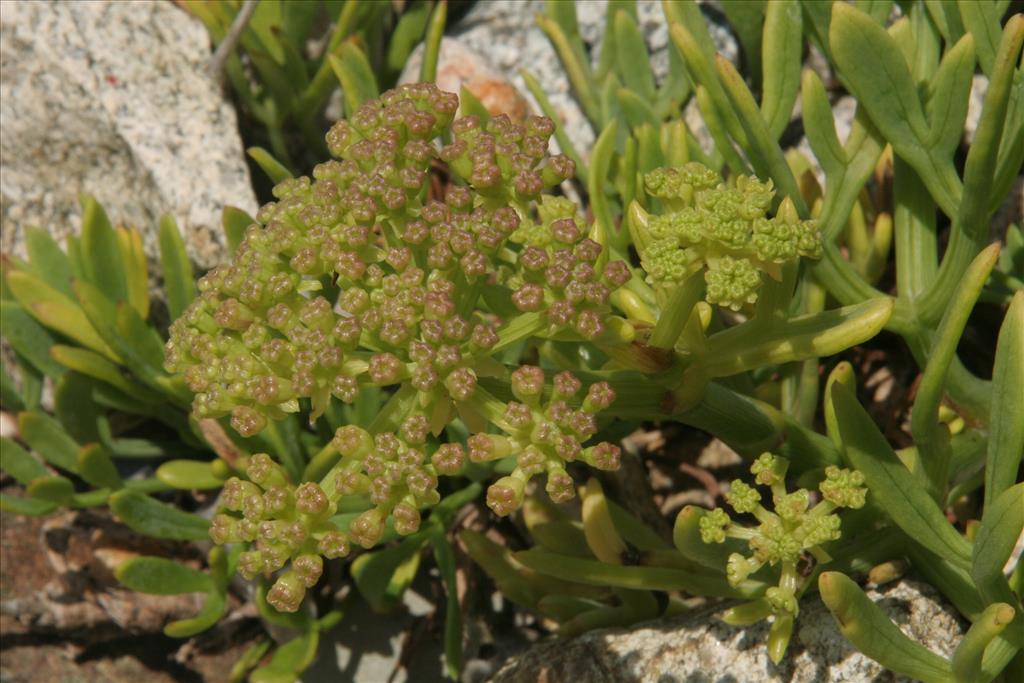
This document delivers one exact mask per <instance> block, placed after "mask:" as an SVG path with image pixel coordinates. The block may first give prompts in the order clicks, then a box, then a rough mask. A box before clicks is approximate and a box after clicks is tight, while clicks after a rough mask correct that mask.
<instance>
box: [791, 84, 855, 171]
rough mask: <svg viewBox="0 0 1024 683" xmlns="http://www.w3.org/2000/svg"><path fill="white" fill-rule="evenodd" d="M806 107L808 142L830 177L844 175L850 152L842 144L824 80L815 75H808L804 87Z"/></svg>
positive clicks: (805, 125) (805, 127)
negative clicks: (847, 156) (847, 155)
mask: <svg viewBox="0 0 1024 683" xmlns="http://www.w3.org/2000/svg"><path fill="white" fill-rule="evenodd" d="M800 93H801V97H802V100H801V104H802V106H803V120H804V131H805V132H806V133H807V141H808V142H809V143H810V145H811V149H812V150H813V151H814V156H815V157H817V159H818V162H819V163H820V164H821V168H822V170H824V171H825V173H826V175H828V176H835V175H836V174H837V173H841V172H843V169H844V168H845V166H846V161H847V159H846V152H845V151H844V150H843V146H842V145H841V144H839V136H838V135H836V126H835V121H834V119H833V117H832V104H831V103H830V102H829V100H828V93H826V92H825V86H824V85H823V84H822V82H821V78H819V77H818V74H816V73H814V71H812V70H810V69H808V70H807V71H805V72H804V76H803V87H802V88H801V89H800Z"/></svg>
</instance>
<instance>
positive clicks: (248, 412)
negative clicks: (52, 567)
mask: <svg viewBox="0 0 1024 683" xmlns="http://www.w3.org/2000/svg"><path fill="white" fill-rule="evenodd" d="M457 109H458V99H457V98H456V97H455V96H454V95H450V94H447V93H442V92H440V91H439V90H437V88H436V87H434V86H432V85H413V86H402V87H400V88H398V89H396V90H392V91H389V92H387V93H385V94H384V95H382V96H381V97H380V98H379V99H378V100H374V101H371V102H368V103H366V104H364V105H363V106H362V107H360V108H359V109H358V110H357V111H356V112H355V113H354V114H353V116H352V117H351V119H350V120H349V121H340V122H338V123H337V124H336V125H335V126H334V127H332V128H331V130H330V132H329V133H328V134H327V146H328V149H329V150H330V152H331V154H332V156H333V157H334V159H333V160H331V161H327V162H325V163H322V164H320V165H318V166H317V167H316V168H315V169H314V171H313V173H312V177H309V178H307V177H302V178H292V179H288V180H285V181H283V182H281V183H280V184H278V185H277V186H276V187H275V188H274V196H275V197H276V199H277V201H276V202H273V203H270V204H267V205H266V206H264V207H262V208H261V209H260V210H259V212H258V214H257V216H256V222H254V223H253V224H252V225H250V226H249V227H248V229H247V230H246V233H245V237H244V239H243V241H242V243H241V244H240V246H239V247H238V249H237V251H236V253H235V254H234V257H233V259H232V261H231V262H230V263H228V264H226V265H224V266H221V267H219V268H216V269H214V270H213V271H211V272H210V273H208V274H207V275H205V276H204V277H203V278H202V279H201V280H200V282H199V291H200V293H199V296H198V297H197V299H196V300H195V301H194V302H193V304H192V305H191V306H190V308H189V309H188V310H187V311H186V312H185V313H184V314H183V315H182V317H181V318H180V319H179V320H177V321H175V322H174V324H173V325H172V326H171V334H170V340H169V341H168V343H167V347H166V367H167V369H168V370H170V371H172V372H180V373H182V374H183V375H184V378H185V380H186V381H187V383H188V385H189V387H190V388H191V390H192V391H193V392H194V400H193V412H194V414H195V415H196V417H199V418H222V417H225V416H230V421H231V425H232V426H233V428H234V429H235V430H236V431H237V432H238V433H240V434H242V435H243V436H254V435H256V434H258V433H259V432H261V431H262V430H263V429H264V428H265V427H266V426H267V424H268V421H270V420H276V419H281V418H282V417H284V416H285V415H286V414H287V413H294V412H297V411H299V410H301V409H308V410H309V412H310V416H311V418H312V419H314V420H315V419H316V418H318V417H319V416H320V415H321V414H322V413H323V412H324V410H325V409H326V408H327V407H328V405H329V403H330V402H331V401H332V400H338V401H342V402H346V403H353V402H355V401H357V400H358V399H359V396H360V393H361V392H363V391H365V390H366V389H368V388H370V387H382V388H384V389H385V390H386V391H387V393H388V394H390V395H391V400H390V401H389V403H388V404H387V407H385V408H384V409H383V412H384V413H385V417H384V419H381V420H378V422H377V423H375V424H378V423H379V425H381V426H379V427H374V428H373V430H372V431H367V430H366V429H363V428H360V427H356V426H346V427H342V428H340V429H339V430H338V431H337V433H336V435H335V438H334V439H333V441H332V442H331V444H330V446H328V447H327V448H325V449H324V451H322V453H321V455H322V456H323V457H324V458H327V459H329V458H330V457H335V456H336V457H337V462H336V464H335V465H334V467H333V468H332V469H331V470H330V472H329V473H328V475H327V476H326V477H323V478H322V479H321V480H320V481H319V482H306V483H297V482H289V481H288V479H287V477H286V475H285V473H284V471H283V470H282V469H281V468H280V467H279V466H277V465H276V464H274V463H273V461H271V460H270V458H269V457H268V456H266V455H258V456H254V457H253V458H252V459H251V460H250V462H249V467H248V470H247V477H248V478H247V479H242V478H234V479H231V480H230V481H228V482H227V484H226V485H225V487H224V493H223V497H222V500H221V509H220V510H219V512H218V514H217V516H216V517H215V519H214V521H213V525H212V528H211V532H210V533H211V537H212V538H213V540H214V541H215V542H216V543H218V544H224V543H243V544H247V546H248V548H247V550H246V551H245V552H244V553H243V554H242V556H241V559H240V562H239V567H240V571H241V572H242V574H243V575H245V576H246V577H250V578H252V577H256V576H266V577H270V576H273V575H275V574H278V576H277V579H276V580H275V583H274V585H273V588H272V589H271V590H270V592H269V594H268V601H269V602H270V603H271V604H272V605H274V606H275V607H277V608H278V609H281V610H286V611H293V610H295V609H297V608H298V605H299V603H300V602H301V600H302V598H303V595H304V594H305V590H306V588H308V587H309V586H312V585H313V584H314V583H315V582H316V581H317V579H318V578H319V576H320V573H321V571H322V566H323V558H325V557H326V558H332V557H340V556H343V555H346V554H347V553H348V552H349V545H350V543H351V544H354V545H359V546H362V547H365V548H370V547H372V546H374V545H375V544H377V543H378V542H379V541H380V538H381V536H382V534H383V533H384V531H385V529H387V528H393V529H394V531H395V532H397V533H398V534H401V535H407V534H411V533H414V532H415V531H416V530H417V529H418V528H419V526H420V521H421V514H422V512H423V511H425V510H426V509H429V507H430V506H432V505H434V504H436V503H437V502H438V501H439V499H440V494H439V492H438V478H439V477H440V476H443V475H456V474H459V473H460V472H461V470H462V468H463V466H464V464H465V461H466V460H467V450H468V459H471V460H474V461H478V462H481V461H484V460H492V459H495V458H497V457H504V456H505V455H514V456H515V457H516V459H517V466H516V468H515V470H514V471H513V473H512V474H511V475H510V476H508V477H505V478H503V479H501V480H500V481H498V482H497V483H495V484H494V486H492V487H491V489H490V491H489V495H488V501H489V503H490V504H491V507H492V508H493V509H494V510H495V511H497V512H499V513H500V514H508V512H511V511H512V510H513V509H515V508H516V507H518V505H519V503H520V502H521V500H522V493H523V487H524V486H525V483H526V482H527V481H528V480H529V479H530V478H531V477H533V476H535V475H536V474H539V473H542V472H543V473H546V474H547V489H548V491H549V492H550V493H551V496H552V497H553V498H555V499H556V500H565V499H567V498H569V497H571V496H573V495H574V487H573V483H572V480H571V479H570V477H569V475H568V473H567V472H566V469H565V466H566V464H567V463H568V462H571V461H574V460H580V461H583V462H586V463H588V464H590V465H591V466H594V467H598V468H602V469H612V468H614V467H616V466H617V465H618V458H619V451H618V448H617V447H616V446H614V445H612V444H609V443H600V444H597V445H591V446H587V445H584V444H585V442H587V441H588V440H589V439H590V438H591V437H592V436H593V435H594V434H595V433H596V432H597V423H596V417H595V416H596V414H597V413H598V412H599V411H600V410H602V409H604V408H607V407H608V405H609V404H610V403H611V401H612V400H613V399H614V393H613V392H612V390H611V388H610V387H609V386H608V385H607V384H605V383H597V384H594V385H592V386H590V387H589V389H588V390H587V393H586V397H585V398H584V399H583V400H582V401H579V399H578V398H575V397H576V395H577V394H578V393H580V392H581V391H583V386H582V383H581V382H579V380H577V379H576V378H575V377H573V376H572V375H570V374H568V373H562V374H560V375H558V376H557V377H555V379H554V390H553V392H552V393H551V397H550V399H549V400H547V401H546V402H542V400H541V394H542V390H543V389H544V387H545V378H544V374H543V372H542V371H541V370H540V369H539V368H535V367H523V368H519V369H517V370H514V372H512V379H511V389H512V393H513V394H514V396H515V398H516V400H514V401H511V402H509V403H508V404H507V405H506V404H504V403H502V402H501V401H498V400H497V399H495V398H494V397H493V396H492V395H491V394H490V393H489V392H487V391H484V390H483V389H482V388H481V387H480V385H479V380H480V379H482V378H490V380H491V381H500V378H502V377H506V378H507V377H508V370H507V369H506V367H505V366H504V365H503V364H502V363H500V362H498V361H497V360H496V359H495V358H493V357H492V356H493V355H494V353H495V349H496V348H497V349H500V348H501V347H500V345H501V343H502V341H503V338H502V334H503V333H505V334H513V335H519V336H518V337H513V340H514V339H517V338H522V336H523V335H526V334H530V335H532V334H536V335H540V336H546V337H548V338H555V339H559V340H563V339H573V340H582V339H586V340H594V341H602V342H603V343H608V342H609V338H611V339H617V340H619V341H622V339H623V338H625V337H626V336H628V335H624V334H621V333H622V332H623V330H625V328H626V327H628V323H625V320H624V319H623V318H621V317H619V316H617V315H616V314H615V313H614V311H613V309H612V306H611V304H610V301H611V300H612V297H611V294H612V293H613V292H614V290H615V289H617V288H618V287H620V286H622V285H623V284H624V283H625V282H626V281H627V280H628V279H629V278H630V277H631V272H630V269H629V267H628V266H627V265H626V264H625V263H624V262H622V261H611V262H610V261H609V257H608V252H607V250H606V249H605V247H604V245H603V244H601V243H599V242H598V241H595V239H592V238H591V236H589V231H588V229H587V227H586V225H585V223H584V222H583V220H582V218H581V217H580V216H579V215H578V212H577V209H576V206H575V205H574V204H573V203H572V202H569V201H567V200H562V199H554V198H552V197H546V196H543V195H542V192H543V191H544V190H545V189H548V188H550V187H552V186H554V185H557V184H559V183H561V182H563V181H564V180H566V179H568V178H571V177H572V176H573V175H574V172H575V169H574V168H573V164H572V162H571V161H570V160H569V159H568V157H565V156H563V155H554V156H552V155H549V154H548V143H549V138H550V136H551V134H552V133H553V131H554V126H553V124H552V123H551V121H550V120H548V119H546V118H543V117H532V118H529V119H528V120H526V121H525V122H523V123H515V122H512V121H511V120H509V119H508V118H507V117H503V116H499V117H494V118H491V119H490V120H488V121H487V122H486V123H484V122H481V121H480V120H479V119H477V118H476V117H472V116H467V117H465V118H462V119H458V120H455V118H454V117H455V113H456V111H457ZM442 136H446V137H449V138H450V142H448V143H447V144H443V145H442V144H440V143H439V142H438V138H440V137H442ZM445 164H447V167H448V169H449V171H450V174H451V176H452V178H453V182H452V183H451V184H450V185H449V187H448V188H447V189H446V190H445V192H444V196H443V198H439V197H437V196H436V193H434V194H432V193H431V192H430V185H431V183H430V175H431V173H432V170H433V169H434V168H435V167H438V166H443V165H445ZM495 301H498V302H499V303H498V304H494V302H495ZM509 301H511V302H512V306H509V305H508V302H509ZM516 309H518V311H519V312H521V313H522V315H523V316H525V318H526V319H525V320H520V319H519V318H516V317H515V315H514V311H515V310H516ZM510 310H511V311H513V315H512V316H508V315H507V314H508V313H509V311H510ZM499 311H500V312H502V315H503V316H504V319H502V317H500V316H499V313H498V312H499ZM517 324H518V326H517ZM510 328H511V329H512V330H513V332H511V333H508V332H507V331H508V330H509V329H510ZM522 330H526V331H525V332H523V331H522ZM609 330H610V331H611V332H614V333H615V334H607V332H608V331H609ZM505 341H506V343H508V342H507V339H506V340H505ZM399 399H400V400H399ZM470 414H471V415H480V416H486V418H487V419H488V420H489V424H490V425H494V426H496V427H498V428H499V429H501V430H502V431H503V434H501V435H496V434H495V435H490V434H484V433H479V434H476V435H474V436H472V437H471V438H470V439H469V442H468V444H465V445H464V444H461V443H444V437H443V435H442V432H443V430H444V428H445V427H446V426H447V425H448V424H449V423H450V422H451V421H452V419H454V417H455V416H456V415H470ZM378 417H380V416H378ZM467 446H468V448H467ZM322 461H325V460H323V458H322ZM345 497H350V500H348V501H346V502H347V503H349V506H348V509H351V507H352V505H351V504H355V503H357V502H360V501H361V502H367V501H368V507H366V508H364V511H363V512H361V513H360V514H358V515H357V516H356V517H355V518H354V519H352V521H351V522H348V523H346V524H345V525H344V526H339V525H338V522H337V520H338V519H340V518H338V517H335V514H336V511H337V509H338V506H339V504H340V503H341V502H342V499H343V498H345ZM332 519H334V520H335V521H332Z"/></svg>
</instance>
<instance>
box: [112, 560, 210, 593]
mask: <svg viewBox="0 0 1024 683" xmlns="http://www.w3.org/2000/svg"><path fill="white" fill-rule="evenodd" d="M114 576H115V577H116V578H117V580H118V581H120V582H121V583H122V584H124V585H125V586H127V587H128V588H130V589H131V590H133V591H138V592H140V593H149V594H151V595H180V594H181V593H200V592H206V591H208V590H210V589H211V588H212V587H213V581H211V580H210V576H209V575H208V574H206V573H204V572H201V571H199V570H197V569H191V568H190V567H186V566H184V565H182V564H180V563H178V562H175V561H174V560H168V559H166V558H163V557H149V556H142V557H133V558H131V559H130V560H126V561H124V562H122V563H121V564H120V565H118V567H117V569H115V570H114Z"/></svg>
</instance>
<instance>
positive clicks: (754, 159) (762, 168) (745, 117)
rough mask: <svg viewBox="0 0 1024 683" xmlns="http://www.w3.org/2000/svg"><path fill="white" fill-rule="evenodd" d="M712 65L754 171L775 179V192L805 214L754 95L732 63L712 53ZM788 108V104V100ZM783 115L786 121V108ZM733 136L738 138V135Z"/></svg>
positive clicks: (798, 192) (800, 197)
mask: <svg viewBox="0 0 1024 683" xmlns="http://www.w3.org/2000/svg"><path fill="white" fill-rule="evenodd" d="M715 66H716V67H717V70H718V76H719V79H720V81H721V83H722V85H723V88H724V90H725V94H726V97H727V98H728V99H729V102H730V104H731V105H732V109H733V111H734V112H735V115H736V118H737V119H738V121H739V125H740V127H741V128H742V129H743V132H744V139H745V140H746V141H747V142H746V144H744V145H743V147H744V150H745V151H746V152H747V157H748V158H749V159H750V163H751V165H752V166H753V167H754V170H755V171H757V174H758V176H759V177H761V178H771V179H772V180H773V181H775V184H776V185H777V186H778V188H779V196H780V197H788V198H789V199H790V200H792V201H793V203H794V204H795V205H796V208H797V211H798V212H799V213H800V215H801V216H807V215H808V210H807V206H806V204H805V202H804V199H803V195H801V193H800V187H799V186H798V185H797V183H796V178H794V177H793V172H792V171H791V170H790V168H789V164H788V163H787V162H786V157H785V155H784V154H783V153H782V148H781V147H779V145H778V143H777V142H776V140H775V137H773V135H772V132H771V131H770V130H769V129H768V124H767V123H766V122H765V118H764V117H763V116H762V115H761V111H760V109H758V107H757V103H756V102H755V101H754V96H753V95H752V94H751V93H750V89H749V88H747V84H746V83H745V82H744V81H743V77H742V76H740V74H739V72H738V71H736V67H734V66H733V65H732V63H731V62H730V61H729V60H727V59H725V58H724V57H722V56H718V57H715ZM778 106H779V107H780V111H781V108H782V107H784V103H780V104H779V105H778ZM790 108H792V102H791V103H790ZM785 117H786V119H787V123H788V118H789V113H788V112H787V113H786V114H785ZM733 137H734V138H735V137H736V135H735V133H733ZM737 140H738V141H739V138H737Z"/></svg>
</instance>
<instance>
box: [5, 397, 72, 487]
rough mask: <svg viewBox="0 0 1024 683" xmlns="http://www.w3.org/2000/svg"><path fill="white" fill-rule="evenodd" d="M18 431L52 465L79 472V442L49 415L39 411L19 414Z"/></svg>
mask: <svg viewBox="0 0 1024 683" xmlns="http://www.w3.org/2000/svg"><path fill="white" fill-rule="evenodd" d="M18 433H19V434H20V435H21V438H22V440H24V441H25V443H27V444H28V445H29V446H31V447H32V450H34V451H35V452H36V453H38V454H39V455H40V456H42V458H43V459H44V460H46V461H47V462H48V463H50V464H51V465H54V466H56V467H59V468H61V469H62V470H66V471H68V472H78V444H77V443H75V442H74V440H73V439H72V438H71V437H70V436H68V433H67V432H65V431H64V428H63V427H61V426H60V423H59V422H57V421H56V420H54V419H53V418H52V417H50V416H49V415H47V414H45V413H41V412H37V411H31V412H27V413H22V414H20V415H18Z"/></svg>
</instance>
